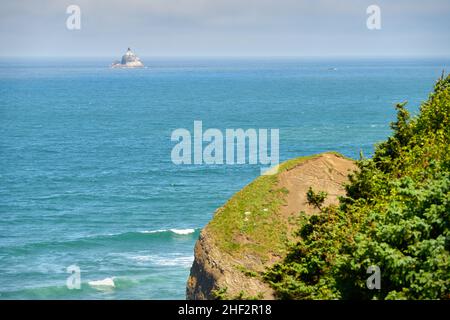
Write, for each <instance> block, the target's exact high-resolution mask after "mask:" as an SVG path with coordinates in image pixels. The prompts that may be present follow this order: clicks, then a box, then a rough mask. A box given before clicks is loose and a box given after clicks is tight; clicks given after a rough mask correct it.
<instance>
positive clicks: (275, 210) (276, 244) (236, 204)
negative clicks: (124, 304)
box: [186, 153, 356, 300]
mask: <svg viewBox="0 0 450 320" xmlns="http://www.w3.org/2000/svg"><path fill="white" fill-rule="evenodd" d="M355 169H356V165H355V164H354V162H353V161H352V160H350V159H347V158H344V157H343V156H341V155H339V154H336V153H324V154H320V155H315V156H309V157H302V158H297V159H292V160H289V161H286V162H284V163H283V164H281V165H280V170H279V171H278V173H277V174H276V175H272V176H260V177H258V178H257V179H255V180H254V181H253V182H252V183H250V184H249V185H247V186H246V187H244V188H243V189H242V190H241V191H239V192H238V193H236V194H235V195H234V196H233V197H232V198H231V199H230V200H228V202H227V203H226V204H225V205H224V206H222V207H221V208H219V209H218V210H216V212H215V214H214V217H213V219H212V220H211V221H210V222H209V224H208V225H207V226H206V227H205V228H204V229H203V230H202V232H201V233H200V236H199V239H198V240H197V242H196V245H195V259H194V262H193V264H192V267H191V272H190V276H189V278H188V281H187V288H186V298H187V299H195V300H203V299H216V298H225V299H237V298H239V299H252V298H258V299H274V298H275V296H274V292H273V290H272V289H271V288H270V287H269V286H268V285H267V284H266V283H264V282H263V281H261V279H260V278H259V274H258V273H259V272H261V271H264V270H265V269H266V268H267V267H269V266H271V265H273V264H274V263H275V262H277V261H279V260H280V259H281V258H283V257H284V255H285V254H286V248H287V243H288V241H289V240H293V239H294V238H293V237H294V235H293V232H294V231H295V230H296V226H297V223H296V221H297V220H298V219H299V217H300V215H301V214H311V213H316V212H317V210H318V209H316V208H314V207H312V206H310V205H308V203H307V201H306V192H307V191H308V189H309V188H310V187H312V188H313V190H315V191H325V192H327V193H328V197H327V199H326V201H325V204H324V205H329V204H337V203H338V197H339V196H342V195H344V194H345V188H344V185H345V183H346V182H347V180H348V174H350V173H351V172H352V171H354V170H355Z"/></svg>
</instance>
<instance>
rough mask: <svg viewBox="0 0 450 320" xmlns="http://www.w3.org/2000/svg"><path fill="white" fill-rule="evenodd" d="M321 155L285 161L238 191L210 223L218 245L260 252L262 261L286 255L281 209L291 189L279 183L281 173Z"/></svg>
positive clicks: (254, 253) (231, 251) (238, 251)
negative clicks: (269, 173)
mask: <svg viewBox="0 0 450 320" xmlns="http://www.w3.org/2000/svg"><path fill="white" fill-rule="evenodd" d="M335 154H337V155H338V156H341V157H342V155H340V154H338V153H335ZM319 156H320V154H318V155H312V156H306V157H299V158H295V159H291V160H288V161H286V162H283V163H282V164H280V167H279V170H278V173H277V174H274V175H269V176H259V177H258V178H256V179H255V180H254V181H253V182H251V183H250V184H248V185H247V186H246V187H244V188H243V189H242V190H241V191H239V192H237V193H236V194H235V195H234V196H233V197H232V198H231V199H230V200H228V202H227V203H225V205H224V206H223V207H221V208H220V209H218V211H217V212H216V215H215V216H214V218H213V219H212V220H211V222H210V223H209V225H208V227H207V229H208V232H209V233H210V235H212V236H213V239H214V241H215V244H216V246H217V247H218V248H219V249H221V250H223V251H225V252H227V253H229V254H232V255H241V254H246V253H247V254H251V255H252V256H257V258H259V259H261V261H262V262H266V261H267V259H268V258H269V257H270V255H284V253H285V250H286V245H287V236H288V235H287V234H286V232H287V230H288V227H287V225H286V224H287V221H285V220H284V219H283V218H282V217H281V216H280V214H279V212H280V206H281V205H283V203H285V201H286V195H287V194H288V192H289V191H288V190H287V189H285V188H279V187H278V179H279V175H280V173H282V172H284V171H287V170H290V169H292V168H294V167H296V166H297V165H299V164H301V163H302V162H305V161H306V160H309V159H314V158H317V157H319Z"/></svg>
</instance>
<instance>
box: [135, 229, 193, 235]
mask: <svg viewBox="0 0 450 320" xmlns="http://www.w3.org/2000/svg"><path fill="white" fill-rule="evenodd" d="M140 232H141V233H161V232H173V233H176V234H181V235H186V234H191V233H194V232H195V229H169V230H167V229H160V230H144V231H140Z"/></svg>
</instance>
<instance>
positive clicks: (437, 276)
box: [265, 76, 450, 299]
mask: <svg viewBox="0 0 450 320" xmlns="http://www.w3.org/2000/svg"><path fill="white" fill-rule="evenodd" d="M396 108H397V121H396V122H394V123H393V124H392V125H391V127H392V129H393V134H392V136H391V137H389V138H388V139H387V140H386V141H385V142H383V143H381V144H379V145H378V146H377V147H376V148H375V153H374V156H373V158H372V159H364V158H363V157H361V160H360V161H358V168H359V170H358V171H357V172H355V173H354V174H353V175H352V176H351V177H350V182H349V185H348V186H347V195H346V196H345V197H343V198H342V199H341V203H340V206H339V207H338V208H336V207H328V208H321V209H322V210H321V211H322V212H321V213H320V214H318V215H312V216H310V217H306V216H304V217H303V218H302V221H301V223H300V230H299V232H298V235H299V239H300V240H299V241H298V242H297V243H294V244H292V245H291V247H290V248H289V253H288V255H287V256H286V258H285V259H284V261H282V262H281V263H278V264H276V265H275V266H273V267H272V268H271V269H270V270H268V271H267V272H266V273H265V279H266V280H267V281H268V282H269V283H270V284H271V285H272V286H273V288H274V289H275V290H276V292H277V294H278V296H279V298H282V299H450V152H449V151H450V76H448V77H447V78H441V79H439V80H438V82H437V83H436V85H435V88H434V92H433V93H432V94H431V95H430V97H429V99H428V101H427V102H425V103H424V104H423V105H422V106H421V109H420V114H419V115H418V116H416V117H414V118H411V117H410V115H409V113H408V111H407V110H406V109H405V104H399V105H397V107H396ZM311 192H312V190H311ZM308 193H309V192H308ZM311 195H313V193H311ZM312 198H314V197H312ZM316 200H317V199H316ZM308 201H309V196H308ZM371 265H376V266H378V267H379V268H380V270H381V289H380V290H376V289H375V290H369V289H368V288H367V287H366V279H367V278H368V276H369V275H368V274H367V273H366V270H367V268H368V267H369V266H371Z"/></svg>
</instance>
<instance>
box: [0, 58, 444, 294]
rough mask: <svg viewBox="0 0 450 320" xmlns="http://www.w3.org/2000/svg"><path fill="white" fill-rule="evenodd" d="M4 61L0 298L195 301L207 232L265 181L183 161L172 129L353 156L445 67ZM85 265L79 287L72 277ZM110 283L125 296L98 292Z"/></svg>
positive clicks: (425, 63)
mask: <svg viewBox="0 0 450 320" xmlns="http://www.w3.org/2000/svg"><path fill="white" fill-rule="evenodd" d="M112 60H113V59H92V60H91V59H84V60H70V59H68V60H62V59H58V60H56V61H55V60H53V61H51V60H43V59H36V60H18V61H17V60H2V61H0V215H1V219H0V299H11V298H18V299H31V298H39V299H59V298H62V299H183V298H184V294H185V283H186V279H187V276H188V274H189V268H190V265H191V263H192V260H193V248H194V243H195V240H196V238H197V237H198V234H199V230H200V229H201V228H202V227H203V226H204V225H205V224H206V223H207V222H208V221H209V220H210V218H211V216H212V214H213V212H214V210H215V209H216V208H217V207H219V206H221V205H222V204H223V203H224V202H225V201H226V200H227V199H228V198H229V197H230V196H232V195H233V193H235V192H236V191H238V190H239V189H241V188H242V187H243V186H244V185H246V184H247V183H249V182H250V181H251V180H253V179H254V178H255V177H257V176H258V174H259V172H260V171H259V166H255V165H239V166H238V165H216V166H195V165H184V166H176V165H174V164H173V163H172V162H171V158H170V153H171V149H172V147H173V146H174V144H175V143H174V142H171V140H170V136H171V133H172V131H173V130H174V129H176V128H187V129H189V130H191V131H192V130H193V122H194V120H201V121H203V127H204V128H205V129H206V128H218V129H221V130H223V131H224V130H225V129H226V128H243V129H247V128H278V129H280V158H281V160H286V159H288V158H292V157H296V156H302V155H308V154H314V153H319V152H323V151H327V150H336V151H339V152H341V153H343V154H344V155H346V156H349V157H353V158H356V157H358V154H359V151H360V150H361V149H362V150H363V151H364V153H365V154H370V153H371V152H372V150H373V147H372V145H373V144H374V143H375V142H377V141H380V140H382V139H384V138H385V137H386V136H387V135H388V134H389V131H390V130H389V122H390V121H393V120H394V119H395V111H394V108H393V106H394V104H395V103H397V102H402V101H405V100H408V101H409V104H408V105H409V107H410V109H411V110H413V111H414V112H417V107H418V105H419V104H420V102H421V101H423V100H425V99H426V98H427V95H428V93H429V92H430V90H431V89H432V86H433V84H434V82H435V80H436V79H437V78H438V77H439V76H440V74H441V72H442V70H443V69H447V70H448V69H449V66H450V61H449V60H436V59H422V60H413V59H408V60H400V59H392V60H368V59H362V60H345V59H341V60H312V59H247V58H246V59H154V58H153V59H151V58H148V59H143V60H144V62H145V63H146V65H147V68H145V69H139V70H138V69H136V70H120V69H110V68H108V64H109V63H110V62H111V61H112ZM70 265H77V266H79V267H80V269H81V281H82V286H81V290H69V289H68V288H67V287H66V279H67V277H68V276H69V274H68V273H66V268H67V267H68V266H70ZM105 278H113V279H114V282H115V284H116V287H115V288H107V289H105V288H98V287H97V288H96V287H93V286H91V285H89V281H94V280H101V279H105Z"/></svg>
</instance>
